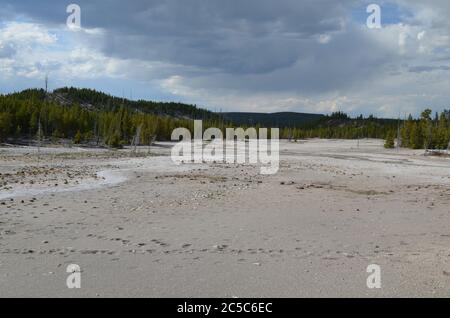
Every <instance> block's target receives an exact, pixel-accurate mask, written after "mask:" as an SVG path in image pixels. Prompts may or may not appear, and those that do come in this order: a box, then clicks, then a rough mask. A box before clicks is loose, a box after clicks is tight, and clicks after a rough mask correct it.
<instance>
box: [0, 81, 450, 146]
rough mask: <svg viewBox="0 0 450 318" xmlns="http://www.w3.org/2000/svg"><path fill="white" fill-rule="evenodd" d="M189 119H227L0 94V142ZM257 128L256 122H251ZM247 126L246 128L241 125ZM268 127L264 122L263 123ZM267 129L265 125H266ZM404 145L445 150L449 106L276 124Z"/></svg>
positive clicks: (107, 102) (131, 133) (88, 96)
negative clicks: (396, 115)
mask: <svg viewBox="0 0 450 318" xmlns="http://www.w3.org/2000/svg"><path fill="white" fill-rule="evenodd" d="M193 119H202V120H203V128H204V129H207V128H209V127H217V128H219V129H221V130H222V131H223V132H224V134H225V128H226V127H233V124H232V123H231V122H229V121H227V120H224V119H223V118H222V117H221V115H220V114H217V113H213V112H210V111H208V110H204V109H201V108H197V107H196V106H195V105H187V104H181V103H158V102H148V101H130V100H126V99H124V98H117V97H113V96H110V95H106V94H104V93H101V92H97V91H95V90H89V89H75V88H62V89H59V90H55V91H54V92H53V93H51V94H47V93H46V92H45V91H44V90H42V89H40V90H38V89H34V90H25V91H22V92H20V93H14V94H9V95H0V142H2V141H6V140H8V139H9V140H12V141H14V140H19V139H30V140H32V139H36V138H37V135H38V134H39V137H42V138H46V139H54V140H59V139H70V140H72V141H73V142H74V143H77V144H79V143H88V142H89V143H91V144H92V143H95V144H99V145H100V144H104V145H108V146H110V147H121V146H122V145H129V144H131V143H132V141H133V140H135V137H136V134H137V133H139V136H138V137H139V138H138V139H139V142H140V144H142V145H148V144H149V143H151V141H152V140H154V139H155V138H157V139H158V140H161V141H163V140H170V138H171V134H172V131H173V130H174V129H175V128H178V127H185V128H188V129H190V130H191V132H192V131H193ZM255 126H256V128H257V129H258V128H259V127H260V125H258V124H257V123H255ZM243 128H247V127H245V126H244V127H243ZM268 128H270V127H268ZM269 132H270V130H269ZM397 137H400V138H398V139H399V145H400V146H402V147H408V148H414V149H419V148H425V149H432V148H433V149H447V147H448V145H449V142H450V110H444V111H443V112H441V113H440V114H438V113H436V114H435V115H434V116H432V111H431V110H430V109H426V110H425V111H423V112H422V114H421V116H420V117H419V118H413V117H412V116H411V115H410V116H409V117H408V119H406V120H394V119H379V118H376V117H374V116H369V117H367V118H364V117H363V116H359V117H356V118H350V117H349V116H348V115H347V114H345V113H343V112H335V113H332V114H331V115H327V116H323V118H322V119H321V120H320V121H319V122H317V121H314V122H311V123H309V124H305V125H302V126H293V127H280V138H282V139H306V138H327V139H360V138H378V139H385V140H386V144H385V146H386V147H388V148H390V147H394V145H395V141H394V139H397Z"/></svg>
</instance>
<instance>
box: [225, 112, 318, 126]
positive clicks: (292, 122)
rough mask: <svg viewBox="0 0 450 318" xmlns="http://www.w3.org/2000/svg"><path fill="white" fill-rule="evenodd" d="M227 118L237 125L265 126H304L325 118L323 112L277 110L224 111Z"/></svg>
mask: <svg viewBox="0 0 450 318" xmlns="http://www.w3.org/2000/svg"><path fill="white" fill-rule="evenodd" d="M222 116H223V118H224V119H225V120H229V121H230V122H232V123H234V124H235V125H243V126H255V125H260V126H264V127H303V126H310V125H314V124H317V123H319V122H320V121H321V120H323V119H324V118H325V115H322V114H310V113H297V112H277V113H250V112H230V113H222Z"/></svg>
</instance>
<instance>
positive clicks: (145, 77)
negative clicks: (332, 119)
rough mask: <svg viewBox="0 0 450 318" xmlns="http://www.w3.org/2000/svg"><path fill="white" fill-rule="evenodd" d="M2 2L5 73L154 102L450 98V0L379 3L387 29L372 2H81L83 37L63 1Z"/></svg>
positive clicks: (410, 105)
mask: <svg viewBox="0 0 450 318" xmlns="http://www.w3.org/2000/svg"><path fill="white" fill-rule="evenodd" d="M4 2H5V3H4V6H3V9H2V10H1V11H0V17H1V19H2V21H6V22H4V23H3V24H0V71H1V72H2V73H1V74H0V79H5V78H7V77H9V78H15V79H17V78H24V81H26V79H32V78H34V79H36V78H39V77H40V76H41V77H42V74H45V73H46V72H51V73H52V76H53V78H55V81H56V82H58V83H64V82H70V83H74V82H75V83H76V82H77V81H78V82H79V83H85V81H86V80H90V81H92V82H91V83H96V84H95V85H97V87H100V88H101V89H106V90H109V91H110V92H111V93H115V94H118V95H121V94H122V93H121V91H120V88H118V87H120V86H121V85H123V86H132V85H136V83H137V82H139V83H141V84H139V85H141V87H142V92H144V90H145V89H147V90H148V93H147V95H146V96H145V97H147V98H156V99H158V98H162V99H175V100H181V101H186V102H192V103H197V104H201V105H202V106H206V107H209V108H212V109H219V108H223V110H242V111H244V110H252V111H277V110H292V111H311V112H329V111H334V110H337V109H343V110H346V111H349V112H352V113H360V112H361V113H365V114H370V113H375V114H377V115H388V114H390V115H392V114H394V115H395V114H396V113H398V112H399V111H401V112H405V111H411V112H418V111H419V110H420V108H422V107H425V106H430V105H429V104H430V103H434V105H433V106H434V107H435V108H436V109H439V108H442V107H444V105H445V101H446V100H447V99H448V98H449V97H450V93H448V92H447V88H446V87H448V85H450V79H447V76H446V75H447V74H446V71H448V70H449V69H450V41H449V31H450V23H449V22H448V21H447V20H448V19H447V16H448V15H449V14H450V3H449V2H448V1H445V0H442V1H438V0H431V1H427V2H423V1H418V0H412V1H405V0H391V1H388V0H385V1H380V5H381V8H382V21H383V16H384V17H385V19H384V21H387V22H386V24H385V25H383V28H382V29H379V30H371V29H368V28H367V27H366V26H365V17H366V15H367V13H366V6H367V4H368V3H369V2H370V1H357V0H347V1H334V0H333V1H332V0H329V1H316V0H302V1H300V0H281V1H278V2H276V3H274V2H273V1H271V0H247V1H242V2H239V5H237V4H236V2H233V1H222V0H208V1H206V0H192V1H176V0H165V1H163V0H153V1H132V2H123V1H119V0H107V1H95V0H90V1H88V0H79V1H77V3H78V4H79V5H80V7H81V9H82V12H81V17H82V21H81V24H82V27H83V29H82V30H80V31H78V32H71V31H70V30H68V29H67V27H66V26H65V22H66V18H67V15H68V14H67V13H66V8H65V7H66V5H67V4H65V3H62V2H60V1H54V0H53V1H51V0H41V1H39V3H36V1H31V0H22V1H12V0H5V1H4ZM355 16H358V18H357V19H356V18H355ZM96 79H98V81H97V82H95V80H96ZM100 79H101V81H100ZM104 79H111V80H115V81H117V83H116V84H114V85H112V84H111V82H110V81H105V80H104ZM103 83H107V84H103ZM108 85H109V86H108ZM417 92H421V93H422V94H417ZM142 94H144V95H145V93H142Z"/></svg>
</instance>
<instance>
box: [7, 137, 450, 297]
mask: <svg viewBox="0 0 450 318" xmlns="http://www.w3.org/2000/svg"><path fill="white" fill-rule="evenodd" d="M382 144H383V142H382V141H379V140H362V141H360V142H359V147H357V142H356V141H342V140H309V141H299V142H298V143H289V142H287V141H283V142H282V143H281V145H280V159H281V162H280V170H279V172H278V173H277V174H275V175H267V176H264V175H261V174H260V173H259V172H260V170H259V167H256V166H249V165H233V164H223V163H208V164H200V165H196V164H185V165H181V166H175V165H174V164H173V163H172V162H171V159H170V157H169V154H170V148H169V147H167V146H169V145H168V144H164V146H166V147H154V148H152V150H151V155H148V154H147V150H146V149H140V151H139V153H138V154H137V155H134V154H131V152H130V151H129V150H123V151H118V152H110V151H106V150H87V149H80V148H73V149H64V148H60V149H52V148H48V149H42V150H41V152H40V154H39V156H38V155H37V153H36V150H35V149H33V148H27V147H24V148H0V173H1V175H0V296H2V297H5V296H13V297H16V296H32V297H45V296H56V297H115V296H123V297H131V296H136V297H166V296H167V297H310V296H315V297H381V296H389V297H391V296H392V297H405V296H414V297H420V296H431V297H433V296H450V256H449V255H450V159H448V158H439V157H425V156H423V155H422V154H423V151H414V150H404V149H402V150H400V151H397V150H386V149H384V148H383V147H382ZM69 264H78V265H79V266H80V267H81V271H82V272H81V289H68V288H67V286H66V278H67V276H68V275H69V274H68V273H66V267H67V266H68V265H69ZM369 264H378V265H380V267H381V281H382V288H381V289H368V288H367V286H366V279H367V277H368V275H369V274H368V273H366V268H367V266H368V265H369Z"/></svg>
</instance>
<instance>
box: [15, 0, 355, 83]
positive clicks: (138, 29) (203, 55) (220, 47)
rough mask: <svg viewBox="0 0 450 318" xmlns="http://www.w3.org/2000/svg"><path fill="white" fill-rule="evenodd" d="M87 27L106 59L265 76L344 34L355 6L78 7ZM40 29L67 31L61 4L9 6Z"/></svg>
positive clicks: (264, 0)
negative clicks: (97, 33) (318, 40)
mask: <svg viewBox="0 0 450 318" xmlns="http://www.w3.org/2000/svg"><path fill="white" fill-rule="evenodd" d="M77 3H78V4H79V5H80V6H81V8H82V24H83V26H84V27H87V28H102V29H104V30H105V31H106V32H107V35H108V36H106V37H105V38H104V39H103V41H102V42H101V43H97V44H99V45H101V48H102V50H103V52H105V53H106V54H108V55H111V56H114V57H120V58H137V59H142V60H157V61H165V62H170V63H175V64H182V65H189V66H196V67H199V68H206V69H211V70H214V69H215V70H220V71H223V72H229V73H243V74H245V73H264V72H270V71H272V70H275V69H279V68H283V67H289V66H291V65H293V64H294V63H295V62H296V61H297V59H298V57H299V55H300V54H301V51H303V50H305V48H304V43H303V42H302V41H304V40H311V39H312V38H313V37H314V36H318V35H320V34H326V33H332V32H338V31H340V30H342V27H343V20H345V19H346V17H347V14H348V10H346V6H345V5H346V4H347V5H348V4H349V3H353V1H342V2H339V3H338V2H337V1H332V0H329V1H314V0H308V1H298V0H282V1H278V2H276V3H274V2H273V1H272V0H246V1H223V0H208V1H205V0H190V1H176V0H168V1H161V0H155V1H129V2H126V1H120V0H107V1H85V0H83V1H78V2H77ZM10 6H11V8H12V9H14V10H15V11H16V12H18V13H20V14H25V15H28V16H29V17H31V18H33V19H36V20H37V21H44V22H47V23H55V24H58V23H63V22H64V21H65V18H66V16H67V15H66V13H65V4H64V3H62V2H61V1H48V0H42V1H39V2H36V1H30V0H24V1H18V2H12V1H11V2H10Z"/></svg>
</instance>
